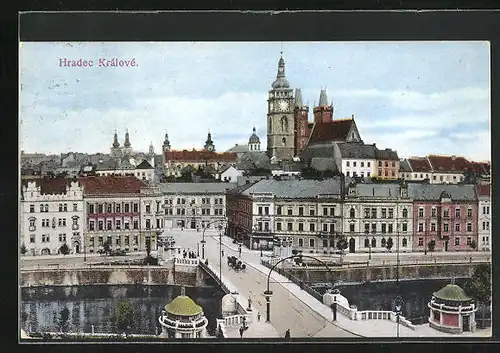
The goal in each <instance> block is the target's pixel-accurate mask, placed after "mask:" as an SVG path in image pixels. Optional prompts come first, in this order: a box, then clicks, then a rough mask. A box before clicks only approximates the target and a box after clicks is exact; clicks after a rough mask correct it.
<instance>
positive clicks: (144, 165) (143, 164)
mask: <svg viewBox="0 0 500 353" xmlns="http://www.w3.org/2000/svg"><path fill="white" fill-rule="evenodd" d="M135 169H154V167H153V166H152V165H151V164H150V163H148V161H146V160H143V161H142V162H141V163H139V165H137V166H136V167H135Z"/></svg>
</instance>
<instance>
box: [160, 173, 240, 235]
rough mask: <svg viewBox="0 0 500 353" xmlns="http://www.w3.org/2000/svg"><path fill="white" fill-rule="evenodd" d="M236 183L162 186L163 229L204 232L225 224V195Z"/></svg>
mask: <svg viewBox="0 0 500 353" xmlns="http://www.w3.org/2000/svg"><path fill="white" fill-rule="evenodd" d="M234 187H236V184H234V183H161V184H160V189H161V193H162V197H163V204H164V210H165V211H164V217H165V221H164V229H165V230H168V229H171V228H189V229H200V230H201V229H203V228H205V227H209V228H211V227H214V225H209V223H211V222H215V221H221V222H223V221H225V220H226V191H227V190H230V189H233V188H234Z"/></svg>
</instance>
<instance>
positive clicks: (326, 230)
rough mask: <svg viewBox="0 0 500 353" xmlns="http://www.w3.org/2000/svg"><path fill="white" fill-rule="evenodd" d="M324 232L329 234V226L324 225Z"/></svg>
mask: <svg viewBox="0 0 500 353" xmlns="http://www.w3.org/2000/svg"><path fill="white" fill-rule="evenodd" d="M323 232H325V233H326V232H328V224H326V223H323Z"/></svg>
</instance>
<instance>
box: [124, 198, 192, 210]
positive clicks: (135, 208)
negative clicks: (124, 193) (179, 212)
mask: <svg viewBox="0 0 500 353" xmlns="http://www.w3.org/2000/svg"><path fill="white" fill-rule="evenodd" d="M182 201H185V200H184V199H183V200H182ZM183 203H184V202H183ZM133 206H134V213H137V212H139V204H138V203H134V205H133Z"/></svg>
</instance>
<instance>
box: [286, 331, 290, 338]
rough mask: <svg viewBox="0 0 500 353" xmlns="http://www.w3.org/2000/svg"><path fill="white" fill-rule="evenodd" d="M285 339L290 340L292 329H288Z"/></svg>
mask: <svg viewBox="0 0 500 353" xmlns="http://www.w3.org/2000/svg"><path fill="white" fill-rule="evenodd" d="M285 338H286V339H290V329H287V330H286V332H285Z"/></svg>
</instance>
